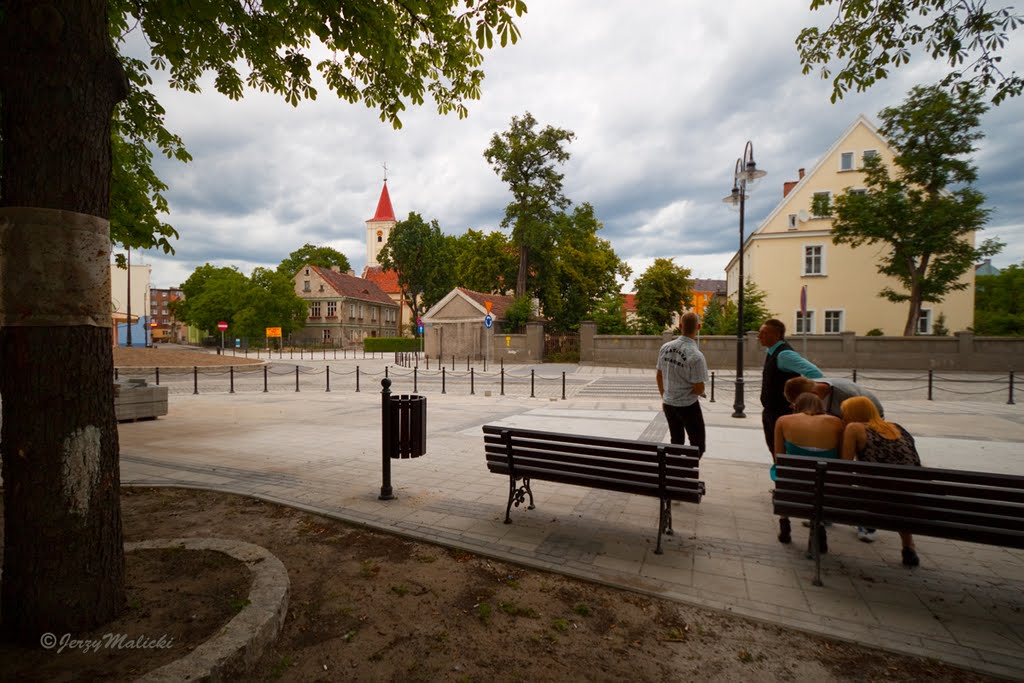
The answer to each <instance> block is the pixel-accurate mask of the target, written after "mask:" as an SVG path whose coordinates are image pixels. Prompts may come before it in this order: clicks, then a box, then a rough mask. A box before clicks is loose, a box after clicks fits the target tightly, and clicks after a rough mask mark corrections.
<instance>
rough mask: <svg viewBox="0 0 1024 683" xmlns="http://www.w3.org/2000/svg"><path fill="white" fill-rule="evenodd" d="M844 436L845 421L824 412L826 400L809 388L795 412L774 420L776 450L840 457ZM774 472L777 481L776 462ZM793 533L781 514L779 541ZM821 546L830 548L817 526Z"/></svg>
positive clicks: (822, 456) (822, 531)
mask: <svg viewBox="0 0 1024 683" xmlns="http://www.w3.org/2000/svg"><path fill="white" fill-rule="evenodd" d="M842 439H843V421H842V420H840V419H839V418H838V417H836V416H834V415H828V414H827V413H825V403H824V402H823V401H822V400H821V398H820V397H819V396H818V395H817V394H812V393H810V392H807V393H803V394H800V395H799V396H797V398H796V401H795V402H794V403H793V413H792V414H790V415H783V416H782V417H780V418H779V419H778V421H777V422H776V423H775V452H776V453H785V454H788V455H808V456H811V457H813V458H838V457H839V446H840V444H841V443H842ZM771 476H772V480H773V481H774V480H775V466H774V465H772V470H771ZM790 533H791V528H790V524H789V518H788V517H782V518H780V519H779V542H780V543H789V542H790V541H791V540H792V537H791V536H790ZM812 533H813V532H812ZM808 545H810V544H808ZM818 547H819V548H820V549H821V552H823V553H824V552H828V539H827V538H826V535H825V527H823V526H821V527H818Z"/></svg>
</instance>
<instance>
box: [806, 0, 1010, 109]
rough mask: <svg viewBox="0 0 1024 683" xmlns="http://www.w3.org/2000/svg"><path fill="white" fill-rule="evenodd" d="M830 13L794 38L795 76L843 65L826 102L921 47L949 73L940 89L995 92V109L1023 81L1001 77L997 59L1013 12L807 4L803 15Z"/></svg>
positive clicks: (983, 7)
mask: <svg viewBox="0 0 1024 683" xmlns="http://www.w3.org/2000/svg"><path fill="white" fill-rule="evenodd" d="M832 5H838V7H837V8H836V14H835V18H834V19H833V20H832V22H831V23H830V24H829V25H828V27H827V28H826V29H824V30H822V29H820V28H817V27H811V28H805V29H804V30H803V31H801V32H800V35H799V37H798V38H797V39H796V44H797V48H798V50H799V52H800V62H801V64H802V65H803V72H804V73H805V74H807V73H810V72H811V71H813V70H815V69H820V73H821V77H822V78H826V79H827V78H832V73H833V66H832V62H833V61H834V60H840V61H841V60H846V61H845V63H842V64H841V66H840V67H839V70H838V71H837V72H836V74H835V77H834V78H833V79H832V101H833V102H835V101H836V100H837V99H841V98H842V97H843V95H845V94H846V93H847V92H848V91H849V90H850V88H851V87H853V88H854V89H855V90H857V91H862V90H867V89H868V88H869V87H871V86H872V85H873V84H874V83H875V82H876V81H879V80H882V79H884V78H887V77H888V76H889V70H890V69H894V68H899V67H901V66H903V65H905V64H908V63H909V62H910V58H911V51H912V50H913V49H914V48H915V47H918V46H919V48H924V51H925V52H927V54H928V55H929V56H930V57H931V58H932V59H935V60H940V59H941V60H944V61H946V62H947V63H948V64H949V66H950V72H949V74H948V75H947V76H946V77H945V78H944V79H943V80H942V85H943V86H944V87H948V88H950V89H953V90H961V89H965V88H972V87H975V88H977V89H979V90H982V91H987V90H989V89H990V88H995V94H994V95H993V97H992V101H993V103H995V104H997V105H998V104H999V103H1000V102H1002V101H1003V100H1004V99H1005V98H1007V97H1013V96H1015V95H1019V94H1020V93H1021V88H1022V87H1024V80H1022V78H1021V77H1020V76H1018V75H1017V73H1016V72H1010V73H1009V74H1008V75H1007V74H1005V73H1003V70H1002V68H1000V67H1001V62H1002V59H1003V56H1002V54H1001V53H1002V52H1003V50H1004V49H1005V47H1006V43H1007V42H1008V41H1009V33H1010V32H1011V31H1013V30H1015V29H1016V28H1017V27H1018V26H1020V24H1021V23H1022V21H1024V17H1022V16H1021V15H1019V14H1016V13H1014V11H1013V9H1014V8H1013V7H1001V8H990V7H989V5H988V4H987V3H985V2H959V1H957V0H877V1H876V0H871V1H869V0H852V1H851V0H811V9H812V10H817V9H820V8H822V7H831V6H832Z"/></svg>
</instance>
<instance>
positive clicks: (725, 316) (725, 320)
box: [701, 280, 775, 335]
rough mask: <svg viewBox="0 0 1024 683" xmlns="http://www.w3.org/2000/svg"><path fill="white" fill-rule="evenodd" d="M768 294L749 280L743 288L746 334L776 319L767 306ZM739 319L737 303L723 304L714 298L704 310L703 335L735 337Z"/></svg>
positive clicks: (730, 300) (727, 302)
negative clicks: (771, 319)
mask: <svg viewBox="0 0 1024 683" xmlns="http://www.w3.org/2000/svg"><path fill="white" fill-rule="evenodd" d="M767 297H768V295H767V293H766V292H764V291H763V290H762V289H760V288H759V287H758V286H757V285H756V284H755V283H754V282H752V281H751V280H747V282H746V284H745V285H744V286H743V330H744V332H756V331H757V330H758V329H760V327H761V324H762V323H764V321H765V320H767V319H768V318H772V317H775V314H774V313H772V312H770V311H769V310H768V308H767V306H765V303H764V302H765V299H766V298H767ZM738 318H739V311H738V309H737V307H736V302H735V301H733V300H732V299H728V300H726V301H725V303H721V302H720V301H719V300H718V299H717V298H713V299H712V300H711V302H710V303H709V304H708V307H707V308H706V309H704V321H703V325H702V326H701V333H702V334H711V335H735V334H736V325H737V322H738Z"/></svg>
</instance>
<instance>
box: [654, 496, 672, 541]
mask: <svg viewBox="0 0 1024 683" xmlns="http://www.w3.org/2000/svg"><path fill="white" fill-rule="evenodd" d="M662 533H666V534H669V535H670V536H671V535H672V501H670V500H669V499H667V498H660V499H659V502H658V545H657V547H655V549H654V554H655V555H661V554H662V552H663V551H662V549H661V534H662Z"/></svg>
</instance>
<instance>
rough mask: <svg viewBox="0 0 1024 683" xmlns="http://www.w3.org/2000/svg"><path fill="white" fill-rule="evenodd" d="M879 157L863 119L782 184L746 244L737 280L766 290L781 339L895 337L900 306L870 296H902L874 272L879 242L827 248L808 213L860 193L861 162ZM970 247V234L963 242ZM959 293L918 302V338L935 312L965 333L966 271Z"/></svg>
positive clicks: (733, 288) (734, 273) (970, 307)
mask: <svg viewBox="0 0 1024 683" xmlns="http://www.w3.org/2000/svg"><path fill="white" fill-rule="evenodd" d="M870 155H879V156H881V158H882V161H883V162H884V163H885V164H887V165H889V166H890V167H891V166H892V164H893V151H892V149H890V147H889V145H888V143H887V142H886V140H885V139H884V138H883V137H882V135H881V134H880V133H879V132H878V130H877V129H876V128H875V126H873V125H872V124H871V123H870V122H869V121H868V120H867V119H866V118H865V117H864V116H863V115H862V116H859V117H858V118H857V120H856V121H854V123H853V125H851V126H850V127H849V128H848V129H847V130H846V131H845V132H844V133H843V134H842V135H841V136H840V137H839V139H838V140H836V142H835V144H833V145H832V147H830V148H829V149H828V151H826V152H825V154H824V156H822V157H821V159H820V160H819V161H818V163H817V165H815V166H814V168H812V169H811V172H810V173H807V174H805V173H804V169H800V171H799V179H798V180H795V181H791V182H786V183H784V185H783V194H782V201H781V202H780V203H779V204H778V205H777V206H776V207H775V208H774V209H773V210H772V212H771V213H769V214H768V217H767V218H765V220H764V221H763V222H762V223H761V224H760V225H759V226H758V228H757V229H756V230H754V232H753V233H752V234H751V235H750V237H749V238H748V239H747V240H746V244H745V247H744V249H743V254H744V271H745V278H746V279H748V280H751V281H753V282H755V283H756V284H757V286H758V287H759V288H760V289H762V290H763V291H764V292H765V293H766V297H765V306H766V307H767V309H768V310H769V311H771V312H772V313H774V314H775V315H776V317H778V318H779V319H781V320H782V321H783V322H785V323H786V327H787V330H788V332H789V334H794V335H795V334H800V333H803V332H806V333H808V334H839V333H841V332H845V331H849V332H854V333H856V334H866V333H867V332H868V331H870V330H873V329H879V330H882V332H883V333H885V334H890V335H893V334H900V333H901V332H902V330H903V327H904V324H905V322H906V318H907V304H906V303H892V302H890V301H888V300H886V299H883V298H881V297H879V296H878V293H879V291H881V290H882V288H883V287H886V286H889V287H892V288H893V289H895V290H896V291H903V289H904V288H903V286H902V285H901V284H900V283H899V282H898V281H897V280H896V279H895V278H891V277H887V276H884V275H881V274H879V272H878V262H879V257H880V253H881V252H882V250H884V249H885V246H884V245H877V244H876V245H864V246H861V247H858V248H856V249H855V248H852V247H850V246H849V245H847V244H839V245H837V244H833V243H832V237H831V234H832V219H831V218H830V217H828V216H816V215H814V211H813V209H812V207H813V205H814V199H815V196H821V197H825V196H827V197H829V198H831V197H834V196H835V195H837V194H840V193H842V192H845V191H847V190H849V191H852V192H862V191H866V188H865V186H864V172H863V159H864V158H865V157H867V156H870ZM971 240H972V244H973V235H972V237H971ZM738 271H739V262H738V260H737V258H736V256H733V258H732V260H731V261H730V262H729V264H728V266H726V275H727V283H728V285H727V287H728V295H729V297H730V298H734V297H736V293H737V291H738V287H739V283H738ZM962 281H963V282H964V283H966V284H967V288H966V289H964V290H961V291H953V292H950V293H949V294H947V295H946V298H945V300H944V301H943V302H941V303H939V304H928V303H925V304H924V306H923V307H922V309H921V317H920V319H919V321H918V334H932V331H933V326H934V324H935V322H936V321H937V320H938V317H939V315H944V316H945V326H946V327H947V328H948V329H950V330H954V331H955V330H965V329H967V328H968V326H970V325H971V324H972V322H973V318H974V270H973V269H971V270H969V271H968V272H967V273H965V274H964V275H963V278H962ZM804 286H806V287H807V315H806V319H804V318H803V317H802V316H801V306H800V302H801V296H800V295H801V288H802V287H804Z"/></svg>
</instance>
